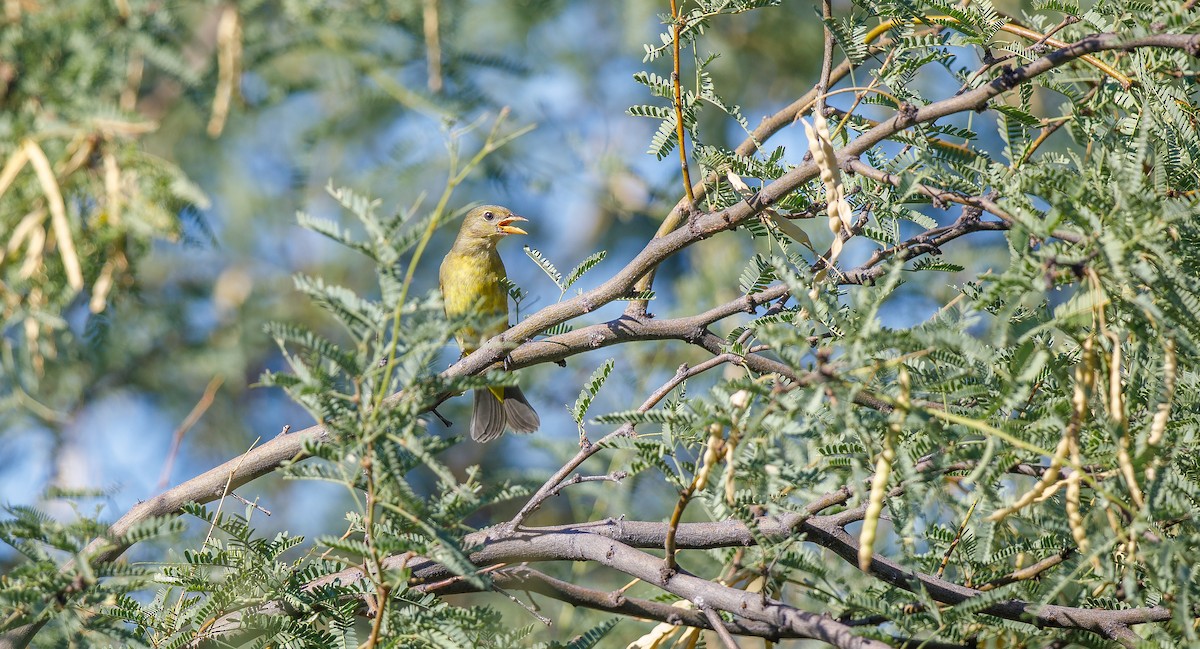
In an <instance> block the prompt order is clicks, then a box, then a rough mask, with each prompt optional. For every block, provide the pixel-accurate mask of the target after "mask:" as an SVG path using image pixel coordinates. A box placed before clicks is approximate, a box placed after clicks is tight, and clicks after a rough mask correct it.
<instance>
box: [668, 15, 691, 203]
mask: <svg viewBox="0 0 1200 649" xmlns="http://www.w3.org/2000/svg"><path fill="white" fill-rule="evenodd" d="M681 31H683V16H681V15H680V13H679V7H678V5H677V3H676V1H675V0H671V64H672V66H673V69H672V70H671V87H672V89H673V90H674V92H675V99H674V102H673V103H674V105H675V137H676V138H677V139H678V140H679V166H680V167H681V168H682V170H683V189H684V191H685V192H686V193H687V200H688V205H687V211H688V212H689V213H690V212H692V211H693V210H695V209H696V196H695V194H694V193H693V192H692V176H691V174H690V173H689V172H688V161H687V148H686V146H685V145H684V135H685V133H684V128H683V83H682V81H681V79H680V76H679V35H680V32H681Z"/></svg>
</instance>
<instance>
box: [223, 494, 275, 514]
mask: <svg viewBox="0 0 1200 649" xmlns="http://www.w3.org/2000/svg"><path fill="white" fill-rule="evenodd" d="M229 495H230V496H233V497H234V498H236V499H238V500H240V501H242V504H243V505H246V506H247V507H253V508H255V509H257V510H258V511H260V512H262V513H264V514H266V515H267V516H270V515H271V510H269V509H267V508H265V507H263V506H262V505H259V504H258V499H257V498H256V499H255V500H254V502H250V501H249V500H246V499H245V498H243V497H241V496H239V495H238V492H236V491H231V492H229Z"/></svg>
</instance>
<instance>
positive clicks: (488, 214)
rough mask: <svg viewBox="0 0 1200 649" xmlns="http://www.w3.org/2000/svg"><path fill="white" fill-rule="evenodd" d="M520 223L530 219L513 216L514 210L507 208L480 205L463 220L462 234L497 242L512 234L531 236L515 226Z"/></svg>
mask: <svg viewBox="0 0 1200 649" xmlns="http://www.w3.org/2000/svg"><path fill="white" fill-rule="evenodd" d="M518 221H528V219H526V218H524V217H520V216H517V215H516V214H513V213H512V210H510V209H508V208H507V207H501V206H499V205H480V206H479V207H476V208H475V209H473V210H471V211H470V212H467V217H466V218H465V219H463V224H462V230H461V234H465V235H467V236H469V237H471V238H472V239H484V240H490V241H497V240H499V239H500V238H502V237H505V236H508V235H510V234H529V233H528V232H526V231H524V230H522V229H521V228H519V227H517V226H515V225H513V224H514V223H517V222H518Z"/></svg>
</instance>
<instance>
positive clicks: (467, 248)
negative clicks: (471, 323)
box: [438, 205, 541, 442]
mask: <svg viewBox="0 0 1200 649" xmlns="http://www.w3.org/2000/svg"><path fill="white" fill-rule="evenodd" d="M527 220H528V219H525V218H522V217H520V216H517V215H516V214H513V213H512V211H511V210H509V209H508V208H506V207H500V206H499V205H481V206H480V207H476V208H475V209H473V210H471V211H470V212H468V213H467V217H466V218H465V219H463V224H462V228H460V229H459V231H458V238H457V239H455V240H454V246H453V247H451V248H450V252H449V253H448V254H447V255H446V258H445V259H444V260H442V267H441V270H440V271H439V272H438V283H439V284H440V285H441V289H442V299H443V301H444V304H445V309H446V315H447V316H449V317H452V318H453V317H455V316H459V315H463V314H466V313H470V312H472V311H476V310H477V312H478V313H479V314H481V315H482V316H483V317H484V319H485V320H484V323H485V324H484V325H483V326H482V327H480V328H478V329H477V328H475V327H464V328H463V329H462V330H460V331H458V332H456V333H455V336H454V337H455V338H456V339H458V346H459V347H460V348H461V349H462V353H463V355H466V354H470V353H471V352H473V351H475V350H476V349H479V346H480V345H481V344H483V343H484V342H485V341H487V340H488V339H489V338H491V337H493V336H495V335H497V334H499V333H501V332H503V331H504V330H505V329H507V328H508V326H509V323H508V290H507V289H506V288H505V286H504V284H503V283H502V282H501V280H503V279H505V278H507V277H508V274H507V273H505V271H504V262H503V261H501V260H500V254H499V253H497V252H496V244H497V243H498V242H499V241H500V240H501V239H503V238H504V237H506V236H508V235H510V234H528V233H527V232H525V231H524V230H522V229H521V228H519V227H517V226H515V225H513V223H516V222H517V221H527ZM474 393H475V394H474V398H475V404H474V409H473V411H472V413H471V439H474V440H475V441H477V442H490V441H492V440H493V439H496V438H497V437H500V436H501V435H503V434H504V429H505V428H508V429H510V430H512V431H514V432H517V433H532V432H533V431H535V430H537V429H538V426H539V425H540V424H541V419H540V418H538V414H537V412H536V411H535V410H534V409H533V406H531V405H529V401H527V400H526V399H525V395H524V394H522V393H521V388H519V387H517V386H515V385H514V386H512V387H508V388H487V389H483V390H474Z"/></svg>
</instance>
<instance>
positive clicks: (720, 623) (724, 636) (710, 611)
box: [695, 597, 739, 649]
mask: <svg viewBox="0 0 1200 649" xmlns="http://www.w3.org/2000/svg"><path fill="white" fill-rule="evenodd" d="M695 604H696V608H698V609H700V610H701V611H704V617H707V618H708V623H709V624H711V625H712V628H713V631H716V632H717V637H719V638H721V644H723V645H725V649H739V647H738V643H737V642H734V640H733V636H732V635H730V634H729V629H726V628H725V621H724V620H722V619H721V614H720V613H718V612H717V610H716V609H714V608H713V607H711V606H707V605H706V604H705V603H704V598H701V597H698V598H696V602H695Z"/></svg>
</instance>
